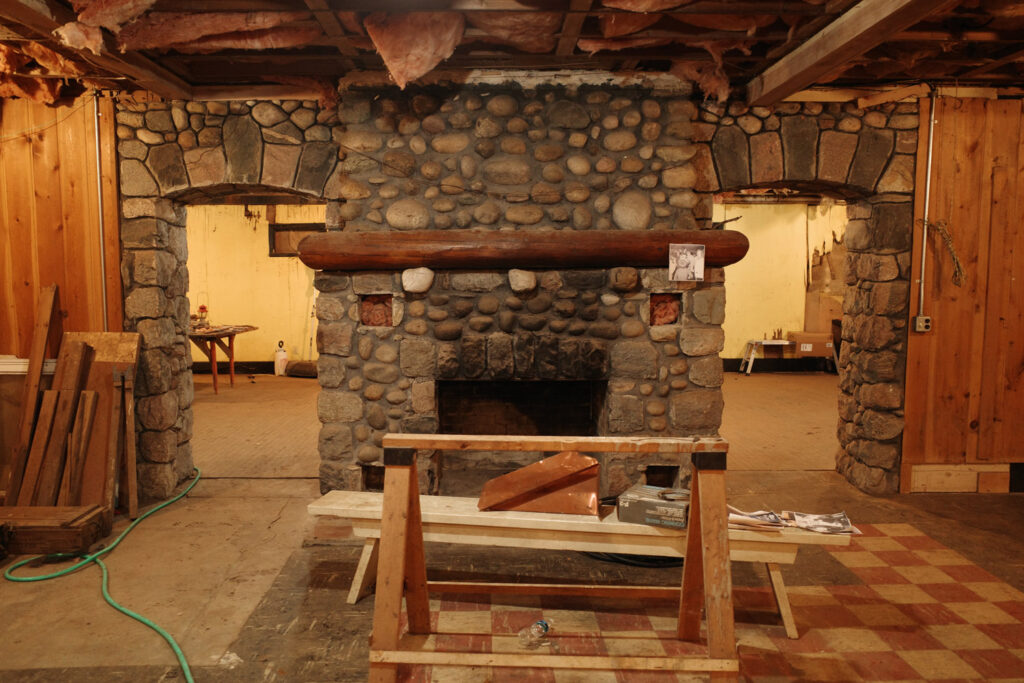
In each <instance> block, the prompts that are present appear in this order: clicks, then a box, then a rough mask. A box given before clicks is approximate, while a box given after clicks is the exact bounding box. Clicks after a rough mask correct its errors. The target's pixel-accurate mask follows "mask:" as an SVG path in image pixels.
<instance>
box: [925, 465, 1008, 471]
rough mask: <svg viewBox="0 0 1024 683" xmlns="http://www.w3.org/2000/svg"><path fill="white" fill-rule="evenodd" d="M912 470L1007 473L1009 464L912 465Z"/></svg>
mask: <svg viewBox="0 0 1024 683" xmlns="http://www.w3.org/2000/svg"><path fill="white" fill-rule="evenodd" d="M914 470H916V471H918V472H948V471H958V472H1009V471H1010V464H1009V463H1004V464H998V465H982V464H968V465H914Z"/></svg>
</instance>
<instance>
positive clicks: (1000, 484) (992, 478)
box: [978, 472, 1010, 493]
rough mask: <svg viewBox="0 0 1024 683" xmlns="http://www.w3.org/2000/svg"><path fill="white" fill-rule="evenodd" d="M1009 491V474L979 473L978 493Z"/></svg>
mask: <svg viewBox="0 0 1024 683" xmlns="http://www.w3.org/2000/svg"><path fill="white" fill-rule="evenodd" d="M1009 491H1010V473H1009V472H979V473H978V493H1008V492H1009Z"/></svg>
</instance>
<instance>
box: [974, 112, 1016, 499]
mask: <svg viewBox="0 0 1024 683" xmlns="http://www.w3.org/2000/svg"><path fill="white" fill-rule="evenodd" d="M988 113H989V124H990V125H991V126H992V134H993V137H994V139H995V140H997V141H999V142H998V144H996V145H995V146H994V147H993V150H992V152H993V154H992V171H991V178H992V181H991V182H992V209H991V214H990V233H989V240H988V244H987V245H986V246H987V249H988V252H989V264H988V272H987V280H988V288H987V298H986V300H985V307H984V308H985V337H984V346H983V353H982V356H983V357H982V371H981V389H980V391H979V394H980V403H981V405H980V416H979V421H980V430H979V434H978V439H979V441H978V450H977V453H976V455H975V458H974V461H977V462H1000V461H1002V462H1005V461H1007V460H1012V459H1014V457H1015V456H1016V453H1015V451H1016V450H1017V448H1018V447H1019V446H1018V442H1019V427H1018V425H1017V422H1018V420H1019V419H1020V416H1021V415H1022V414H1024V378H1022V375H1021V370H1020V369H1021V368H1024V341H1022V340H1024V310H1022V308H1021V306H1022V304H1024V296H1022V295H1024V284H1022V282H1024V281H1022V278H1021V277H1020V275H1019V274H1020V268H1021V267H1022V263H1021V260H1020V259H1021V258H1022V256H1021V254H1024V226H1022V225H1021V221H1020V211H1021V209H1022V208H1024V179H1022V178H1021V173H1022V171H1024V158H1022V157H1024V126H1022V123H1021V119H1022V115H1024V111H1022V106H1021V102H1020V100H1000V101H998V102H990V103H989V105H988ZM980 486H981V482H980V480H979V490H980Z"/></svg>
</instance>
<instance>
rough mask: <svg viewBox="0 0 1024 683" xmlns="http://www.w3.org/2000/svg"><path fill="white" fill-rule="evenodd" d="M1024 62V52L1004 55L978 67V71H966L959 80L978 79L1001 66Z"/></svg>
mask: <svg viewBox="0 0 1024 683" xmlns="http://www.w3.org/2000/svg"><path fill="white" fill-rule="evenodd" d="M1022 60H1024V50H1014V51H1013V52H1011V53H1010V54H1007V55H1003V56H1002V57H1000V58H999V59H993V60H992V61H990V62H988V63H986V64H983V65H981V66H979V67H977V68H976V69H971V70H970V71H965V72H964V73H962V74H960V75H959V76H958V78H969V79H970V78H978V77H979V76H984V75H986V74H988V73H989V72H990V71H995V70H996V69H998V68H999V67H1001V66H1004V65H1006V64H1009V63H1011V62H1019V61H1022Z"/></svg>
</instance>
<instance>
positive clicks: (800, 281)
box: [714, 204, 846, 358]
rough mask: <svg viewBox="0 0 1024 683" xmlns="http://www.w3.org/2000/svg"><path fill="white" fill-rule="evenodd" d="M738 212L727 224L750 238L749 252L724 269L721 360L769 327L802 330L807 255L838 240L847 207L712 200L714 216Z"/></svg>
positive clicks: (737, 353) (719, 217) (763, 334)
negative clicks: (734, 220)
mask: <svg viewBox="0 0 1024 683" xmlns="http://www.w3.org/2000/svg"><path fill="white" fill-rule="evenodd" d="M737 216H740V217H741V218H740V220H738V221H736V222H734V223H730V224H729V225H728V226H726V227H727V228H729V229H730V230H738V231H739V232H742V233H743V234H744V235H746V236H747V239H749V240H750V251H748V252H747V255H746V256H745V257H743V259H742V260H741V261H740V262H739V263H735V264H733V265H731V266H728V267H726V269H725V283H726V285H725V290H726V298H725V324H724V329H725V348H724V349H723V350H722V357H723V358H741V357H742V356H743V349H744V347H745V346H746V343H747V341H748V340H750V339H764V338H768V339H771V337H772V332H773V331H774V330H778V329H780V328H781V329H782V336H783V337H785V336H786V333H787V332H794V331H800V330H803V329H804V304H805V300H806V292H807V279H808V269H809V264H810V256H811V254H812V253H813V250H814V249H815V248H817V249H819V250H821V249H822V245H823V244H825V245H827V246H828V247H831V244H832V234H833V232H835V234H836V237H838V238H841V237H842V235H843V232H844V230H845V226H846V207H845V206H842V205H839V206H832V207H818V206H807V205H805V204H716V205H715V212H714V220H716V221H721V220H726V219H729V218H734V217H737Z"/></svg>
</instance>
